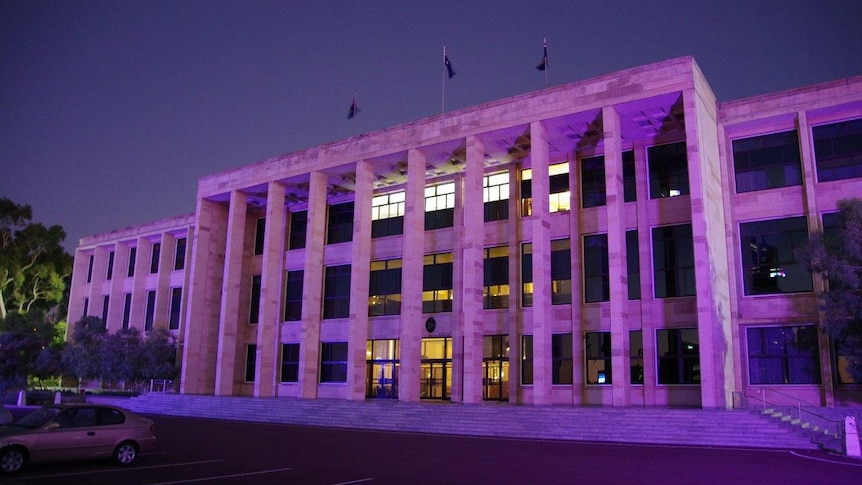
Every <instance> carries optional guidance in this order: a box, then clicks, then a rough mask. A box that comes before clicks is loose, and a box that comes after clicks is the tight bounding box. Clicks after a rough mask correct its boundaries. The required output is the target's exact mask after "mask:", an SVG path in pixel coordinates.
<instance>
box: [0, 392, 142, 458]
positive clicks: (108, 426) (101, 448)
mask: <svg viewBox="0 0 862 485" xmlns="http://www.w3.org/2000/svg"><path fill="white" fill-rule="evenodd" d="M155 446H156V436H155V434H154V425H153V421H152V420H150V419H147V418H144V417H142V416H138V415H137V414H135V413H133V412H131V411H129V410H127V409H124V408H121V407H118V406H110V405H102V404H55V405H49V406H43V407H42V408H39V409H38V410H36V411H34V412H32V413H30V414H28V415H27V416H24V417H23V418H21V419H19V420H17V421H15V422H14V423H13V424H9V425H6V426H2V427H0V472H3V473H15V472H18V471H20V470H21V468H23V467H24V465H26V464H27V463H30V462H40V461H54V460H74V459H92V458H112V459H113V460H114V461H115V462H116V463H117V464H119V465H129V464H131V463H132V462H134V461H135V458H137V456H138V453H141V452H147V451H151V450H153V449H154V448H155Z"/></svg>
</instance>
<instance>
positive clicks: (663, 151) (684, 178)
mask: <svg viewBox="0 0 862 485" xmlns="http://www.w3.org/2000/svg"><path fill="white" fill-rule="evenodd" d="M647 156H648V158H649V196H650V198H651V199H660V198H664V197H678V196H680V195H687V194H688V192H689V189H688V157H687V155H686V150H685V142H679V143H672V144H670V145H659V146H653V147H649V148H648V149H647Z"/></svg>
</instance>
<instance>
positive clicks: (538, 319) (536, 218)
mask: <svg viewBox="0 0 862 485" xmlns="http://www.w3.org/2000/svg"><path fill="white" fill-rule="evenodd" d="M548 157H549V154H548V130H547V128H546V127H545V126H544V125H543V124H542V123H541V122H539V121H534V122H532V123H530V163H531V166H532V169H533V180H532V184H533V217H532V223H533V227H532V230H531V236H532V242H533V404H537V405H541V404H551V403H552V396H551V365H552V353H551V331H552V329H553V325H552V321H551V320H552V317H553V313H552V309H551V219H550V213H549V207H548V206H549V202H550V191H549V178H548Z"/></svg>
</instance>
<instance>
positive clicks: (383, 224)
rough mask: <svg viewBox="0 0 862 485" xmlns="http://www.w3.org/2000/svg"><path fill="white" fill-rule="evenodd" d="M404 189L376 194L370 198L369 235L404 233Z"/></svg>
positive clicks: (380, 235) (382, 235)
mask: <svg viewBox="0 0 862 485" xmlns="http://www.w3.org/2000/svg"><path fill="white" fill-rule="evenodd" d="M404 208H405V202H404V191H403V190H402V191H401V192H392V193H390V194H383V195H378V196H376V197H374V198H372V199H371V237H386V236H397V235H398V234H403V233H404Z"/></svg>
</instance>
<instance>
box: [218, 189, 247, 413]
mask: <svg viewBox="0 0 862 485" xmlns="http://www.w3.org/2000/svg"><path fill="white" fill-rule="evenodd" d="M247 210H248V197H247V196H246V195H245V194H243V193H242V192H240V191H238V190H234V191H233V192H231V194H230V208H229V209H228V222H227V245H226V247H225V255H224V257H225V262H224V279H223V280H222V281H223V283H222V291H221V310H220V311H219V315H220V317H219V333H218V366H217V367H216V375H215V393H216V395H218V396H231V395H233V394H234V392H235V389H236V384H237V382H238V380H239V379H241V378H242V377H243V376H242V369H240V368H239V366H240V365H241V364H243V363H244V357H245V352H244V348H245V347H244V342H243V341H242V333H244V332H240V329H239V320H240V304H239V302H240V293H241V292H242V281H243V278H242V266H243V259H244V254H243V252H244V251H243V247H244V246H245V223H246V211H247ZM245 314H246V312H244V313H243V315H245Z"/></svg>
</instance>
